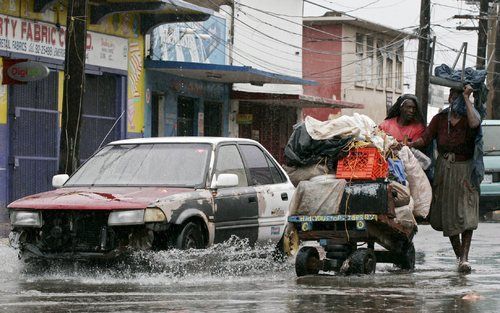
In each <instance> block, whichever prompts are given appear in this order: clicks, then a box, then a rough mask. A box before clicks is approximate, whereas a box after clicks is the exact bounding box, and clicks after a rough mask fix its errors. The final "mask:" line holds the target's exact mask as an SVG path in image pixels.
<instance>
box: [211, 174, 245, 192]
mask: <svg viewBox="0 0 500 313" xmlns="http://www.w3.org/2000/svg"><path fill="white" fill-rule="evenodd" d="M238 184H239V181H238V175H236V174H219V175H217V179H216V180H215V182H214V184H213V185H212V187H213V188H214V189H215V188H227V187H236V186H238Z"/></svg>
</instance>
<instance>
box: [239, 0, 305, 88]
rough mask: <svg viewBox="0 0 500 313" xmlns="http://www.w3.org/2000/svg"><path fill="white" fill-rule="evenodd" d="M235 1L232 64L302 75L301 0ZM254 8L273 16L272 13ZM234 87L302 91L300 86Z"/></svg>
mask: <svg viewBox="0 0 500 313" xmlns="http://www.w3.org/2000/svg"><path fill="white" fill-rule="evenodd" d="M235 2H236V4H235V11H236V15H235V23H234V33H235V37H234V50H233V53H232V57H233V63H232V64H233V65H240V66H242V65H245V66H252V67H254V68H257V69H260V70H264V71H268V72H273V73H279V74H284V75H290V76H294V77H299V78H302V11H303V3H302V1H301V0H274V1H268V0H238V1H235ZM253 8H257V9H258V10H261V11H263V12H271V13H272V14H276V15H275V16H272V15H270V14H266V13H263V12H259V11H257V10H254V9H253ZM289 20H291V21H289ZM270 37H273V38H276V39H278V40H279V41H276V39H271V38H270ZM233 89H234V90H240V91H247V92H269V93H288V94H301V93H302V86H300V85H276V84H265V85H264V86H253V85H250V84H234V86H233Z"/></svg>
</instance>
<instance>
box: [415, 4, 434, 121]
mask: <svg viewBox="0 0 500 313" xmlns="http://www.w3.org/2000/svg"><path fill="white" fill-rule="evenodd" d="M430 2H431V1H430V0H421V1H420V30H419V33H418V35H419V39H418V57H417V59H418V60H417V83H416V86H415V95H416V96H417V97H418V100H419V101H420V105H421V109H422V114H423V116H424V120H426V121H427V106H428V102H429V78H430V69H429V65H430V61H431V60H430V51H429V42H430V37H429V36H430V30H431V3H430Z"/></svg>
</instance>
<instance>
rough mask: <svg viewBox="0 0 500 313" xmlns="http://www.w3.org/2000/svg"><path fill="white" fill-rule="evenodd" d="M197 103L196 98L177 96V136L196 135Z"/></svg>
mask: <svg viewBox="0 0 500 313" xmlns="http://www.w3.org/2000/svg"><path fill="white" fill-rule="evenodd" d="M195 104H196V99H195V98H190V97H184V96H179V97H178V98H177V136H195V133H194V112H195Z"/></svg>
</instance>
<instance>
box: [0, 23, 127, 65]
mask: <svg viewBox="0 0 500 313" xmlns="http://www.w3.org/2000/svg"><path fill="white" fill-rule="evenodd" d="M65 32H66V28H65V27H63V26H61V27H56V25H53V24H48V23H42V22H37V21H32V20H25V19H20V18H16V17H12V16H8V15H2V14H0V50H5V51H10V52H16V53H23V54H27V55H33V56H40V57H46V58H51V59H58V60H64V55H65V43H64V41H65V36H66V35H65ZM127 57H128V40H127V39H126V38H121V37H116V36H110V35H105V34H101V33H94V32H87V53H86V58H87V59H86V62H87V64H90V65H95V66H100V67H108V68H114V69H120V70H124V71H126V70H127V69H128V62H127Z"/></svg>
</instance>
